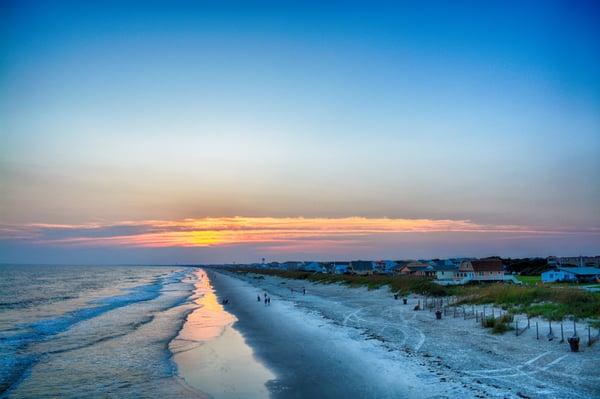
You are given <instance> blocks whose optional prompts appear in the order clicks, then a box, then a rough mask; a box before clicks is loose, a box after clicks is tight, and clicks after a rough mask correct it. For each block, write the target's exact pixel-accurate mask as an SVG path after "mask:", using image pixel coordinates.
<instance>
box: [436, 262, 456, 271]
mask: <svg viewBox="0 0 600 399" xmlns="http://www.w3.org/2000/svg"><path fill="white" fill-rule="evenodd" d="M433 270H434V271H436V272H451V271H454V270H458V266H456V265H444V264H437V265H435V266H433Z"/></svg>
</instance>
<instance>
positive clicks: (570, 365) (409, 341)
mask: <svg viewBox="0 0 600 399" xmlns="http://www.w3.org/2000/svg"><path fill="white" fill-rule="evenodd" d="M210 273H211V276H212V275H215V276H216V278H215V287H216V288H217V290H218V292H219V294H220V295H227V296H229V297H230V298H232V304H231V305H230V306H229V308H228V309H229V310H230V311H231V312H232V313H233V314H235V315H236V316H237V317H238V318H239V321H238V322H237V323H236V324H235V325H236V327H238V328H239V329H240V331H241V332H242V333H243V335H244V336H245V337H246V339H247V342H248V343H249V344H250V345H251V346H252V347H253V348H254V349H255V353H256V354H257V356H258V357H259V358H261V359H262V360H263V361H264V362H265V364H266V365H268V366H269V367H271V368H273V369H274V370H275V371H276V374H277V375H278V380H277V381H275V382H271V383H270V385H269V386H270V388H271V389H272V390H273V394H274V397H277V398H279V397H281V398H301V397H353V398H355V397H358V398H373V397H376V398H386V397H388V398H392V397H393V398H402V397H416V398H427V397H447V398H455V397H461V398H487V397H490V398H567V397H568V398H580V399H584V398H598V397H600V367H599V365H600V361H599V360H598V359H600V345H599V344H598V343H597V344H595V345H593V346H591V347H588V346H587V335H586V336H585V338H582V346H581V352H579V353H572V352H570V351H569V349H568V345H567V344H566V343H564V342H563V343H560V342H559V339H554V340H552V341H549V340H548V339H547V337H546V334H547V331H546V329H547V322H543V323H542V322H541V321H539V322H540V339H539V340H538V339H536V334H535V328H534V327H533V326H535V322H536V321H538V320H536V319H532V320H531V323H532V328H531V329H530V330H527V331H525V332H524V333H523V334H522V335H520V336H518V337H517V336H516V335H515V334H514V332H508V333H506V334H504V335H494V334H491V333H490V332H489V330H485V329H483V328H482V327H480V326H479V325H478V324H477V323H476V321H475V319H463V318H462V317H457V318H454V317H453V316H452V315H448V316H444V317H443V319H442V320H435V315H434V314H433V313H432V312H429V311H427V310H425V311H414V310H413V307H414V305H415V304H416V303H417V301H418V300H421V303H422V300H423V298H419V297H417V296H411V297H410V298H409V305H404V306H403V305H402V304H401V301H395V300H394V299H393V297H392V295H391V293H390V292H389V290H388V288H382V289H378V290H372V291H369V290H367V289H366V288H348V287H346V286H342V285H337V284H331V285H324V284H311V283H309V282H306V281H299V280H288V279H282V278H277V277H269V276H257V275H245V276H244V275H237V274H236V275H232V276H233V277H232V276H229V275H225V274H223V272H220V271H219V272H210ZM303 286H306V289H307V294H306V295H302V294H301V293H298V291H301V289H302V287H303ZM290 288H294V289H295V291H296V292H295V293H291V291H290ZM262 290H267V291H268V292H269V295H271V297H272V298H273V305H272V307H271V308H264V306H262V305H258V304H256V302H255V301H256V293H257V292H262ZM253 299H254V300H253ZM496 311H497V310H496ZM488 312H489V307H488ZM525 324H526V322H525V321H524V320H521V326H523V325H525ZM554 329H555V330H554V331H555V333H559V328H558V327H557V326H556V325H555V326H554ZM578 331H580V332H583V331H584V326H583V325H579V326H578ZM565 334H566V335H565V337H566V336H568V334H572V324H565Z"/></svg>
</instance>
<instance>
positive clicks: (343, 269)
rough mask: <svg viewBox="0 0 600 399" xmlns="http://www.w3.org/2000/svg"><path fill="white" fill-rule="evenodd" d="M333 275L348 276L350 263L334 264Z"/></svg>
mask: <svg viewBox="0 0 600 399" xmlns="http://www.w3.org/2000/svg"><path fill="white" fill-rule="evenodd" d="M332 270H333V273H334V274H347V273H350V263H349V262H333V268H332Z"/></svg>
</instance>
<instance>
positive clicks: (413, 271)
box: [400, 261, 435, 277]
mask: <svg viewBox="0 0 600 399" xmlns="http://www.w3.org/2000/svg"><path fill="white" fill-rule="evenodd" d="M400 274H404V275H410V276H418V277H434V276H435V271H434V270H433V266H431V265H430V264H429V263H425V262H421V261H412V262H409V263H407V264H405V265H404V266H402V268H401V269H400Z"/></svg>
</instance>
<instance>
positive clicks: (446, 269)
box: [433, 262, 458, 283]
mask: <svg viewBox="0 0 600 399" xmlns="http://www.w3.org/2000/svg"><path fill="white" fill-rule="evenodd" d="M433 271H434V272H435V278H436V280H439V281H445V282H448V283H450V282H452V281H454V280H455V279H456V274H457V273H458V265H454V264H446V262H440V263H438V264H437V265H435V266H433Z"/></svg>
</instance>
